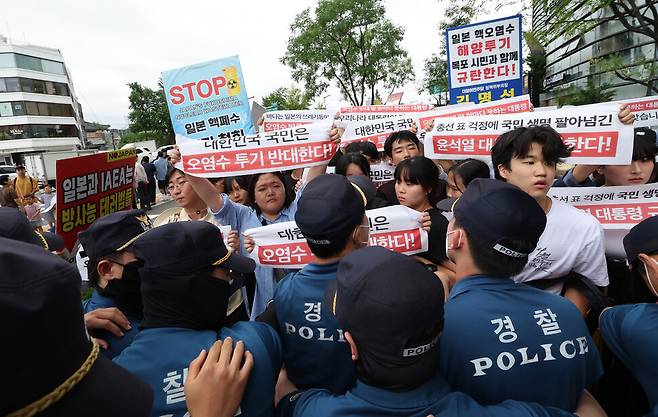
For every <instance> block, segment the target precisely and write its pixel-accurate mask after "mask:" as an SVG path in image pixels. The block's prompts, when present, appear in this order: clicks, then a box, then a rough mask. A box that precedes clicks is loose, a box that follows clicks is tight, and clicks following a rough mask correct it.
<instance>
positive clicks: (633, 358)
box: [599, 216, 658, 415]
mask: <svg viewBox="0 0 658 417" xmlns="http://www.w3.org/2000/svg"><path fill="white" fill-rule="evenodd" d="M624 249H625V250H626V256H627V259H628V262H629V266H630V268H631V271H633V272H636V274H639V275H640V276H641V277H642V278H643V279H644V282H645V283H646V285H647V287H648V288H649V290H650V291H651V293H652V294H653V295H654V297H658V216H654V217H650V218H648V219H645V220H644V221H642V222H641V223H639V224H637V225H635V226H634V227H633V228H632V229H631V231H630V232H629V233H628V234H627V235H626V236H625V237H624ZM599 320H600V329H601V335H602V336H603V339H604V340H605V343H606V345H607V346H608V347H609V348H610V350H612V351H613V352H614V354H615V356H616V357H617V358H619V359H620V360H621V361H622V362H623V363H624V365H625V366H626V367H627V368H628V369H629V370H630V371H631V372H632V373H633V375H634V376H635V377H636V378H637V379H638V381H639V382H640V384H641V385H642V388H643V389H644V392H645V394H646V395H647V399H648V400H649V406H650V408H651V413H650V415H658V386H657V385H656V381H658V350H657V349H656V339H658V304H655V303H641V304H630V305H620V306H615V307H611V308H608V309H606V310H604V311H603V312H602V313H601V317H600V319H599Z"/></svg>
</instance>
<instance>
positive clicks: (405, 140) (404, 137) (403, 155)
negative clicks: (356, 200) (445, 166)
mask: <svg viewBox="0 0 658 417" xmlns="http://www.w3.org/2000/svg"><path fill="white" fill-rule="evenodd" d="M384 153H385V154H386V156H387V157H388V159H389V162H390V164H391V165H394V166H395V165H397V164H399V163H400V162H402V161H404V160H405V159H409V158H413V157H414V156H423V151H422V150H421V146H420V141H419V140H418V136H416V134H415V133H413V132H411V131H409V130H401V131H399V132H393V133H391V134H390V135H389V136H388V138H386V142H385V143H384ZM377 196H378V197H380V198H383V199H385V200H387V201H388V202H389V205H391V206H394V205H397V204H400V202H399V201H398V198H397V195H396V194H395V180H391V181H389V182H387V183H384V184H383V185H382V186H381V187H379V189H378V190H377ZM438 196H439V199H442V198H445V197H446V182H445V181H444V180H442V179H439V191H438Z"/></svg>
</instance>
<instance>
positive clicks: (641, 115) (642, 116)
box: [621, 96, 658, 127]
mask: <svg viewBox="0 0 658 417" xmlns="http://www.w3.org/2000/svg"><path fill="white" fill-rule="evenodd" d="M621 102H622V103H625V104H628V106H629V107H630V108H631V111H632V112H633V114H635V122H634V123H633V125H634V126H635V127H651V126H658V96H652V97H641V98H631V99H628V100H621Z"/></svg>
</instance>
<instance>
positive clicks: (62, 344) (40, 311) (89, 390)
mask: <svg viewBox="0 0 658 417" xmlns="http://www.w3.org/2000/svg"><path fill="white" fill-rule="evenodd" d="M0 265H2V267H3V273H2V274H0V288H1V290H0V315H2V317H4V318H5V319H4V320H2V322H1V323H0V332H2V334H3V335H11V342H10V343H3V344H2V347H1V348H0V358H1V359H0V365H1V366H2V369H4V370H5V371H6V372H8V373H9V374H10V375H11V380H10V381H7V382H6V383H4V384H3V388H4V389H3V391H4V393H3V395H2V401H0V415H3V416H32V415H38V416H43V417H57V416H80V415H94V416H98V417H115V416H127V417H146V416H148V415H149V410H150V409H151V404H152V402H153V393H152V391H151V389H150V388H149V387H148V385H147V384H145V383H144V382H142V381H140V380H139V379H138V378H136V377H134V376H133V375H131V374H130V373H129V372H127V371H125V370H124V369H122V368H121V367H119V366H116V365H115V364H113V363H111V362H110V361H109V360H108V359H107V358H104V357H103V355H99V346H98V342H97V341H96V340H95V339H90V338H89V335H88V334H87V333H86V331H85V327H84V323H83V319H82V306H81V304H80V275H79V274H78V273H77V271H76V270H75V268H74V267H73V266H71V265H70V264H69V263H68V262H66V261H64V260H62V259H60V258H59V257H57V256H55V255H52V254H50V253H48V252H47V251H45V250H44V249H43V247H37V245H33V244H30V243H25V242H19V241H16V240H10V239H5V238H0ZM46 344H47V345H48V349H47V352H45V351H44V345H46Z"/></svg>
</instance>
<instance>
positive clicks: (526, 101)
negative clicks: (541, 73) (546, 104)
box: [418, 95, 532, 131]
mask: <svg viewBox="0 0 658 417" xmlns="http://www.w3.org/2000/svg"><path fill="white" fill-rule="evenodd" d="M531 111H532V103H531V102H530V96H529V95H525V96H518V97H512V98H506V99H502V100H496V101H490V102H487V103H482V104H477V105H473V106H470V107H467V108H464V109H459V110H456V109H455V108H454V107H450V106H446V107H441V108H438V109H435V110H433V111H429V112H427V113H422V114H421V115H420V116H419V117H418V128H419V129H421V130H424V131H426V130H428V128H429V122H430V121H432V120H434V119H437V118H442V117H470V116H485V115H490V114H511V113H524V112H531Z"/></svg>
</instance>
